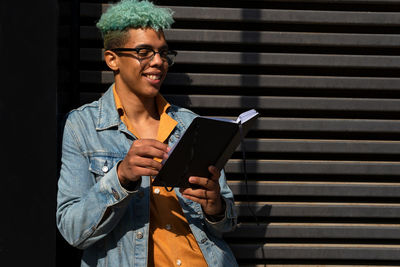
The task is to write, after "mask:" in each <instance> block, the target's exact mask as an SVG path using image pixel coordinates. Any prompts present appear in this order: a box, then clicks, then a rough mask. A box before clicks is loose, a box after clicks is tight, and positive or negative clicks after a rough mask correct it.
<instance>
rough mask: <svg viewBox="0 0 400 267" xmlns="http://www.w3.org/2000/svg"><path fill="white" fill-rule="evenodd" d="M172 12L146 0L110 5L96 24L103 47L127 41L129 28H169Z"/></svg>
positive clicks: (124, 1)
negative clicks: (101, 36) (100, 34)
mask: <svg viewBox="0 0 400 267" xmlns="http://www.w3.org/2000/svg"><path fill="white" fill-rule="evenodd" d="M172 14H173V12H172V10H170V9H168V8H161V7H157V6H155V5H154V4H153V3H151V2H149V1H147V0H144V1H138V0H122V1H121V2H119V3H116V4H114V5H111V7H110V8H108V9H107V11H106V12H105V13H104V14H103V15H102V16H101V18H100V20H99V22H97V24H96V26H97V28H99V30H100V31H101V33H102V35H103V39H104V47H105V48H106V49H110V48H113V47H114V46H115V45H116V46H121V44H124V43H125V42H126V41H127V38H128V37H129V36H128V34H127V31H128V30H129V29H138V28H152V29H154V30H156V31H159V30H164V29H168V28H170V27H171V24H172V23H174V19H173V18H172Z"/></svg>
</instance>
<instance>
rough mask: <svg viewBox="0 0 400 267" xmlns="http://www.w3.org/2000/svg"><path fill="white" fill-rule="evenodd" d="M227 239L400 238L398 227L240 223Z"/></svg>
mask: <svg viewBox="0 0 400 267" xmlns="http://www.w3.org/2000/svg"><path fill="white" fill-rule="evenodd" d="M225 237H229V238H246V239H251V238H313V239H323V238H345V239H353V238H354V239H400V224H357V223H347V224H346V223H315V222H310V223H279V222H272V223H268V224H264V223H261V224H260V225H257V224H252V223H240V224H238V226H237V227H236V230H235V231H234V232H231V233H227V234H225Z"/></svg>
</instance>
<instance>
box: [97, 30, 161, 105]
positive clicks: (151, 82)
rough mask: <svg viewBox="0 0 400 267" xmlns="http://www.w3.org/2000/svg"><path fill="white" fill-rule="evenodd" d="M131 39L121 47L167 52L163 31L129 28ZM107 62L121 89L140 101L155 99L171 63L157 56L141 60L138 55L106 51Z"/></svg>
mask: <svg viewBox="0 0 400 267" xmlns="http://www.w3.org/2000/svg"><path fill="white" fill-rule="evenodd" d="M128 32H129V38H128V40H127V42H126V43H125V45H123V46H122V48H142V47H145V48H151V49H153V50H155V51H161V50H166V49H168V45H167V42H166V41H165V38H164V34H163V32H162V31H159V32H156V31H155V30H153V29H150V28H146V29H130V30H129V31H128ZM105 61H106V63H107V65H108V66H109V67H110V68H111V69H112V70H113V71H114V73H115V84H116V86H117V88H118V89H119V90H128V91H130V92H131V93H134V94H135V95H137V96H138V97H139V98H142V97H145V98H147V97H155V96H156V95H157V94H158V92H159V90H160V87H161V84H162V82H163V81H164V79H165V76H166V75H167V71H168V62H166V61H165V60H162V59H161V57H160V55H159V54H158V53H157V54H156V55H155V56H154V57H153V58H152V59H151V60H139V59H138V57H137V54H136V52H133V51H126V52H125V51H124V52H116V53H115V52H112V51H106V53H105Z"/></svg>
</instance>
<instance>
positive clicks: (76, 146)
mask: <svg viewBox="0 0 400 267" xmlns="http://www.w3.org/2000/svg"><path fill="white" fill-rule="evenodd" d="M79 141H80V140H79V138H78V137H77V135H76V132H74V130H73V128H72V124H71V122H70V120H69V119H68V120H67V121H66V125H65V128H64V135H63V142H62V159H61V171H60V178H59V181H58V194H57V212H56V220H57V227H58V229H59V231H60V233H61V234H62V235H63V237H64V238H65V239H66V240H67V242H68V243H70V244H71V245H73V246H75V247H78V248H81V249H85V248H87V247H89V246H90V245H92V244H94V243H95V242H97V241H98V240H100V239H102V238H103V237H104V236H106V235H107V234H108V233H109V232H110V231H112V230H113V229H114V227H115V226H116V225H117V223H118V222H119V221H120V219H121V217H122V216H123V215H124V213H125V211H126V209H127V207H128V204H129V201H130V199H131V198H132V196H133V195H134V194H135V193H137V192H138V190H137V188H139V186H137V187H136V189H135V191H132V192H128V191H126V190H125V189H124V188H123V187H122V186H121V185H120V183H119V180H118V177H117V172H116V166H117V165H118V164H116V165H115V166H114V167H113V168H112V169H111V170H110V171H109V172H107V174H105V175H104V177H102V178H101V179H100V180H99V181H98V182H97V183H96V180H95V177H94V174H93V173H91V172H90V171H89V159H88V157H87V156H86V155H84V154H83V153H82V149H81V144H80V142H79ZM139 184H140V183H139Z"/></svg>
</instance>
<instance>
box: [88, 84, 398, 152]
mask: <svg viewBox="0 0 400 267" xmlns="http://www.w3.org/2000/svg"><path fill="white" fill-rule="evenodd" d="M100 96H101V93H84V92H82V93H81V98H82V99H87V100H89V101H90V100H92V101H93V100H96V99H98V98H99V97H100ZM163 96H164V97H165V98H166V99H167V100H168V101H169V102H171V103H173V104H176V105H178V106H181V107H186V108H204V109H207V108H213V109H225V108H237V109H245V108H254V109H259V110H262V109H267V110H288V109H290V110H323V111H374V112H398V111H400V100H398V99H371V98H351V99H346V98H333V97H331V98H322V97H270V96H234V95H229V96H222V95H168V94H163ZM379 144H381V143H379ZM383 145H384V144H383Z"/></svg>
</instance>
